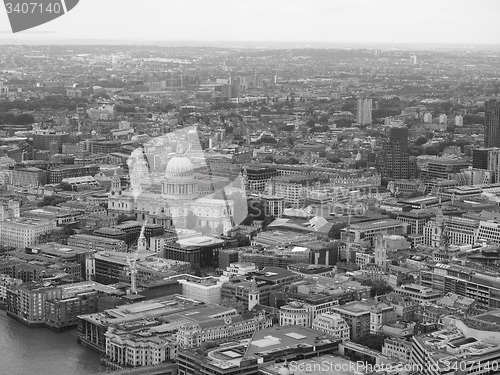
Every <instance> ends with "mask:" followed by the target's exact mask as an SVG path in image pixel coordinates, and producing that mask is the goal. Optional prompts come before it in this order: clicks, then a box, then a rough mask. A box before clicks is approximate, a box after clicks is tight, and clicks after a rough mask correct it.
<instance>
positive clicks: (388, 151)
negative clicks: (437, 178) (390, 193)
mask: <svg viewBox="0 0 500 375" xmlns="http://www.w3.org/2000/svg"><path fill="white" fill-rule="evenodd" d="M380 170H381V174H382V176H383V177H389V178H393V179H396V180H401V179H411V178H415V177H416V174H417V169H416V163H415V162H414V160H410V156H409V154H408V129H407V128H403V127H401V128H399V127H394V128H391V130H390V134H389V140H387V141H386V142H384V144H383V145H382V153H381V160H380Z"/></svg>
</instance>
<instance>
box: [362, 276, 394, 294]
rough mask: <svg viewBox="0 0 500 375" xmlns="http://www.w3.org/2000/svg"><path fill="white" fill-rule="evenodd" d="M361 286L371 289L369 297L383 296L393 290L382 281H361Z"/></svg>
mask: <svg viewBox="0 0 500 375" xmlns="http://www.w3.org/2000/svg"><path fill="white" fill-rule="evenodd" d="M361 284H363V285H366V286H369V287H371V289H370V296H371V297H375V296H383V295H384V294H387V293H390V292H392V291H393V290H394V289H393V288H392V287H391V286H390V285H389V284H387V283H386V282H385V281H383V280H371V279H367V280H363V281H362V282H361Z"/></svg>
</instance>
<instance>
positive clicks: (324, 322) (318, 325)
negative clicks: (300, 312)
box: [312, 313, 351, 340]
mask: <svg viewBox="0 0 500 375" xmlns="http://www.w3.org/2000/svg"><path fill="white" fill-rule="evenodd" d="M312 328H313V329H315V330H318V331H321V332H324V333H326V334H328V335H330V336H334V337H337V338H339V339H342V340H350V339H351V333H350V331H351V330H350V328H349V326H348V325H347V323H346V321H345V320H344V319H343V318H342V317H341V316H340V315H339V314H335V313H322V314H320V315H318V316H317V317H316V318H315V319H314V321H313V323H312Z"/></svg>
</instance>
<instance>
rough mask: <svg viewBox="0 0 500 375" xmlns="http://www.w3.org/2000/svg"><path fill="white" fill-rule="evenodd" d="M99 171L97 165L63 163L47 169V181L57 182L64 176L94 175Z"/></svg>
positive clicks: (50, 182)
mask: <svg viewBox="0 0 500 375" xmlns="http://www.w3.org/2000/svg"><path fill="white" fill-rule="evenodd" d="M97 172H99V166H98V165H63V166H59V167H54V168H51V169H50V170H49V172H48V173H49V177H48V183H49V184H59V183H60V182H61V181H62V180H64V179H65V178H70V177H83V176H95V175H96V174H97Z"/></svg>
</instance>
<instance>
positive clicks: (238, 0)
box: [0, 0, 500, 45]
mask: <svg viewBox="0 0 500 375" xmlns="http://www.w3.org/2000/svg"><path fill="white" fill-rule="evenodd" d="M26 1H27V2H29V0H26ZM0 7H1V5H0ZM499 16H500V1H499V0H418V1H415V0H342V1H339V0H309V1H305V0H175V1H173V0H80V2H79V4H78V5H77V6H76V7H75V8H74V9H73V10H71V11H70V12H68V13H67V14H65V15H64V16H62V17H60V18H57V19H55V20H53V21H51V22H49V23H46V24H44V25H41V26H38V27H36V28H33V29H30V30H27V31H24V32H20V33H16V34H13V33H12V31H11V29H10V25H9V21H8V18H7V13H6V11H5V10H4V9H1V8H0V43H10V42H14V43H22V42H27V41H31V42H37V43H44V44H50V43H51V42H52V41H54V42H57V41H64V40H73V41H75V40H81V41H84V40H87V41H88V40H100V41H107V40H114V41H129V42H137V43H155V42H169V41H196V42H225V41H228V42H300V43H308V42H311V43H347V44H349V43H352V44H356V43H374V44H391V43H393V44H462V45H478V44H491V45H500V23H499V21H498V19H499Z"/></svg>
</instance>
